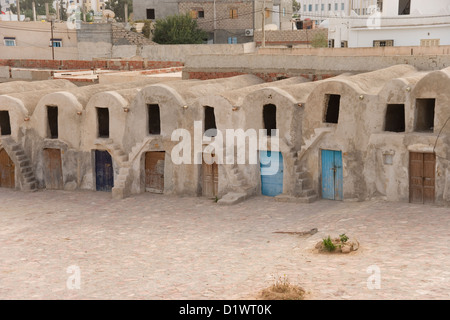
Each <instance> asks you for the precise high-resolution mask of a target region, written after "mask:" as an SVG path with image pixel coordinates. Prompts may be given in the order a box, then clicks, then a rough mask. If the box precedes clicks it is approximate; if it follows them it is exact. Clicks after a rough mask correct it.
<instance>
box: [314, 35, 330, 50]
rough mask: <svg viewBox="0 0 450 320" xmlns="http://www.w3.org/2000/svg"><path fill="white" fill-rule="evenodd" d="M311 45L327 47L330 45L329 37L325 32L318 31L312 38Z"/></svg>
mask: <svg viewBox="0 0 450 320" xmlns="http://www.w3.org/2000/svg"><path fill="white" fill-rule="evenodd" d="M311 46H312V47H313V48H327V47H328V37H327V35H326V34H325V33H323V32H321V33H316V35H315V36H314V37H313V38H312V40H311Z"/></svg>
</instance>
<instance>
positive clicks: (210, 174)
mask: <svg viewBox="0 0 450 320" xmlns="http://www.w3.org/2000/svg"><path fill="white" fill-rule="evenodd" d="M202 175H203V184H202V192H203V196H205V197H216V196H217V194H218V189H219V166H218V165H217V163H215V162H214V163H213V164H207V163H205V162H204V161H203V164H202Z"/></svg>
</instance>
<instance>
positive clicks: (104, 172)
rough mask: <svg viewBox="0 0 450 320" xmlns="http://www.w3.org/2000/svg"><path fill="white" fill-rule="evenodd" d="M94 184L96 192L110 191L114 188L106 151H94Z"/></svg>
mask: <svg viewBox="0 0 450 320" xmlns="http://www.w3.org/2000/svg"><path fill="white" fill-rule="evenodd" d="M95 182H96V190H97V191H108V192H109V191H111V190H112V188H113V187H114V170H113V163H112V158H111V155H110V154H109V152H108V151H102V150H95Z"/></svg>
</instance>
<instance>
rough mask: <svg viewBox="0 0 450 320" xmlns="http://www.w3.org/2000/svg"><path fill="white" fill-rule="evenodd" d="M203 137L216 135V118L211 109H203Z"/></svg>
mask: <svg viewBox="0 0 450 320" xmlns="http://www.w3.org/2000/svg"><path fill="white" fill-rule="evenodd" d="M208 130H209V131H208ZM205 135H206V136H207V137H215V136H216V135H217V127H216V116H215V114H214V108H212V107H205Z"/></svg>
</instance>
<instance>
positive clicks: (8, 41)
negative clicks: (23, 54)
mask: <svg viewBox="0 0 450 320" xmlns="http://www.w3.org/2000/svg"><path fill="white" fill-rule="evenodd" d="M3 41H4V43H5V46H7V47H14V46H15V45H16V38H13V37H5V38H4V39H3Z"/></svg>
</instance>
